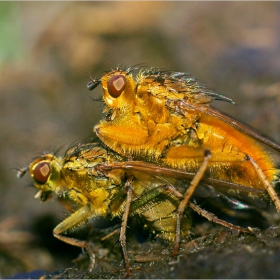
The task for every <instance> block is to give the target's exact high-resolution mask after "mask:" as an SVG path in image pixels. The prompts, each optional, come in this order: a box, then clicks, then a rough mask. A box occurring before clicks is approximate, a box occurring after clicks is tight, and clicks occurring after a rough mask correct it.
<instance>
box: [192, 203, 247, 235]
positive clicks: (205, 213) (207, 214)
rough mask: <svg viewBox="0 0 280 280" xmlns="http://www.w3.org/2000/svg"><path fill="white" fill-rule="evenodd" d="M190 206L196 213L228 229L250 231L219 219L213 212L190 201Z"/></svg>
mask: <svg viewBox="0 0 280 280" xmlns="http://www.w3.org/2000/svg"><path fill="white" fill-rule="evenodd" d="M190 207H191V208H192V210H193V211H195V212H196V213H198V214H199V215H201V216H202V217H204V218H206V219H207V220H208V221H210V222H213V223H216V224H220V225H222V226H224V227H227V228H230V229H233V230H237V231H241V232H245V233H252V230H250V229H248V228H243V227H239V226H236V225H233V224H231V223H228V222H226V221H224V220H221V219H219V218H218V217H217V216H215V215H214V214H213V213H211V212H208V211H206V210H204V209H202V208H200V207H199V206H198V205H196V204H195V203H193V202H190Z"/></svg>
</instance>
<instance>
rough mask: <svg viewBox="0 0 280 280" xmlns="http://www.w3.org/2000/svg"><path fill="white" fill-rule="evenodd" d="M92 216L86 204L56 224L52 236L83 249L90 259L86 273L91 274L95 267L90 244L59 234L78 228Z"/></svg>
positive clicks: (89, 206)
mask: <svg viewBox="0 0 280 280" xmlns="http://www.w3.org/2000/svg"><path fill="white" fill-rule="evenodd" d="M92 216H94V213H93V210H92V208H91V205H90V204H89V203H88V204H86V205H85V206H83V207H81V208H80V209H79V210H77V211H76V212H74V213H73V214H72V215H71V216H69V217H68V218H66V219H65V220H64V221H62V222H61V223H60V224H58V225H57V226H56V227H55V229H54V230H53V235H54V237H56V238H57V239H59V240H61V241H63V242H65V243H68V244H71V245H73V246H78V247H81V248H85V249H86V250H87V252H88V254H89V257H90V264H89V267H88V271H89V272H91V271H92V269H93V268H94V265H95V255H94V253H93V251H92V248H91V246H90V243H89V242H87V241H81V240H78V239H75V238H72V237H67V236H63V235H61V233H63V232H65V231H67V230H69V229H75V228H79V227H80V226H81V225H82V224H85V223H86V222H87V220H88V219H89V218H90V217H92Z"/></svg>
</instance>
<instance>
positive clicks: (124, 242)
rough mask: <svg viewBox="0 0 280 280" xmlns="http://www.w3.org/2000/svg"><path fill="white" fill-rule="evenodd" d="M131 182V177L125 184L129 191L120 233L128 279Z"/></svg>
mask: <svg viewBox="0 0 280 280" xmlns="http://www.w3.org/2000/svg"><path fill="white" fill-rule="evenodd" d="M131 182H132V177H130V178H129V179H128V180H127V182H126V184H125V188H126V191H127V197H126V204H125V209H124V213H123V216H122V224H121V232H120V239H119V240H120V243H121V246H122V251H123V256H124V262H125V267H126V277H129V276H130V266H129V260H128V254H127V249H126V227H127V220H128V215H129V210H130V205H131V201H132V188H131Z"/></svg>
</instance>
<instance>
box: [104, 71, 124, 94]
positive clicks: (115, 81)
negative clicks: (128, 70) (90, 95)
mask: <svg viewBox="0 0 280 280" xmlns="http://www.w3.org/2000/svg"><path fill="white" fill-rule="evenodd" d="M125 86H126V78H125V76H123V75H116V76H114V77H112V78H111V79H110V80H109V81H108V85H107V88H108V92H109V94H110V95H111V96H112V97H114V98H117V97H119V96H120V95H121V93H122V92H123V90H124V88H125Z"/></svg>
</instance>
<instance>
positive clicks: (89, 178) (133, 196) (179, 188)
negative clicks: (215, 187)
mask: <svg viewBox="0 0 280 280" xmlns="http://www.w3.org/2000/svg"><path fill="white" fill-rule="evenodd" d="M27 171H29V173H30V175H31V177H32V178H33V182H34V186H35V187H36V188H37V189H38V192H37V194H36V195H35V198H39V199H41V201H46V200H48V199H49V198H51V197H52V196H53V195H55V196H57V197H58V199H59V201H60V202H62V203H63V204H64V205H65V206H66V207H67V208H68V209H70V210H71V211H72V212H73V213H72V214H71V215H70V216H69V217H68V218H66V219H65V220H63V221H62V222H61V223H60V224H59V225H57V226H56V228H55V229H54V231H53V234H54V236H55V237H56V238H58V239H60V240H62V241H64V242H66V243H69V244H71V245H74V246H79V247H82V248H86V249H87V251H88V253H89V256H90V265H89V271H91V270H92V269H93V267H94V264H95V255H94V253H93V250H92V247H91V245H90V243H89V242H87V241H82V240H78V239H76V238H72V237H69V236H66V235H65V233H67V231H69V230H77V229H79V228H80V227H82V226H83V225H86V224H87V223H88V222H90V221H91V222H93V224H94V220H95V219H100V218H102V219H104V220H110V221H112V220H117V221H119V223H120V224H121V228H120V237H119V241H120V244H121V246H122V250H123V255H124V260H125V264H126V271H127V275H130V266H129V260H128V253H127V249H126V228H127V221H128V217H129V216H136V217H138V219H139V220H141V221H142V222H143V223H144V224H145V225H146V226H147V228H148V229H149V230H150V231H151V232H155V233H156V235H157V237H158V238H160V239H163V240H166V241H171V242H172V241H174V240H175V238H176V235H175V233H176V224H177V214H176V211H177V208H178V206H179V205H180V202H181V200H182V197H183V195H182V192H184V190H185V186H184V183H183V181H180V180H178V179H175V178H176V177H177V178H179V177H181V178H192V177H193V174H188V173H184V172H178V171H176V170H172V169H168V168H167V169H165V170H163V169H161V168H159V166H157V165H153V164H147V163H146V162H141V161H127V160H125V158H123V157H121V156H119V155H117V154H116V153H114V152H111V151H108V150H107V149H104V148H103V147H102V146H101V145H100V144H96V143H92V142H90V143H83V144H78V145H77V146H75V147H73V148H71V149H69V150H68V151H67V152H66V153H65V155H64V156H63V157H56V156H55V155H54V154H51V153H46V154H43V155H42V156H41V157H39V158H37V159H35V160H34V161H33V162H31V163H30V165H29V166H28V167H27V168H24V169H22V170H21V171H20V172H19V174H18V176H19V177H22V176H23V175H24V174H25V173H26V172H27ZM164 173H166V174H165V175H164ZM209 182H210V183H212V184H213V181H211V180H210V181H209ZM214 182H215V180H214ZM189 206H190V208H191V209H193V210H194V211H196V212H197V213H199V214H200V215H202V216H204V217H206V218H207V219H209V220H211V221H214V222H216V223H219V224H222V225H224V226H227V227H229V228H233V229H236V230H239V231H243V232H249V230H247V229H243V228H240V227H238V226H234V225H231V224H229V223H227V222H225V221H222V220H219V219H218V218H217V217H215V216H213V214H211V213H208V212H206V211H205V210H203V209H201V208H200V207H199V206H198V205H196V204H195V203H193V202H191V203H190V204H189ZM189 212H190V211H189V208H186V209H184V213H183V215H182V225H181V228H180V232H181V235H182V236H184V237H188V236H189V234H190V228H191V216H190V213H189ZM63 234H64V235H63Z"/></svg>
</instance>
